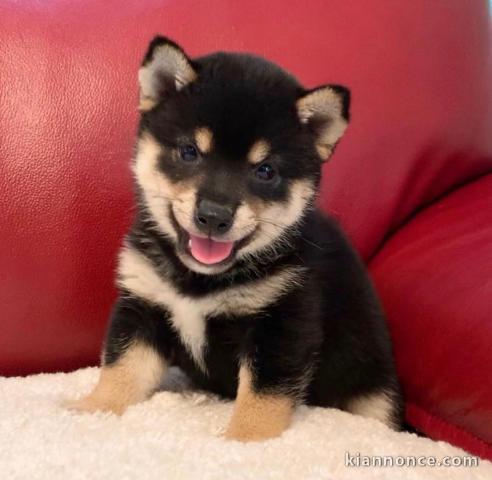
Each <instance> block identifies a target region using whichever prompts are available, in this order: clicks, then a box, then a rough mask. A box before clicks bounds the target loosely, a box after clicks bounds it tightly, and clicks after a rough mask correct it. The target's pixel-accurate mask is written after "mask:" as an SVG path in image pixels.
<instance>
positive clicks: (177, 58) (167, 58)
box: [138, 36, 197, 112]
mask: <svg viewBox="0 0 492 480" xmlns="http://www.w3.org/2000/svg"><path fill="white" fill-rule="evenodd" d="M196 77H197V74H196V72H195V70H194V68H193V63H192V61H191V60H190V59H189V58H188V56H187V55H186V53H185V52H184V50H183V49H182V48H181V47H180V46H179V45H177V44H176V43H174V42H173V41H172V40H169V39H168V38H165V37H160V36H158V37H155V38H154V39H153V40H152V41H151V42H150V45H149V48H148V49H147V53H146V54H145V57H144V59H143V62H142V66H141V67H140V70H139V71H138V81H139V84H140V106H139V109H140V111H143V112H146V111H148V110H151V109H152V108H154V107H155V106H156V105H157V104H158V103H159V102H160V101H161V100H162V99H163V98H164V97H166V96H168V95H172V94H173V93H174V92H177V91H179V90H181V89H182V88H183V87H185V86H186V85H188V84H189V83H191V82H193V81H194V80H195V79H196Z"/></svg>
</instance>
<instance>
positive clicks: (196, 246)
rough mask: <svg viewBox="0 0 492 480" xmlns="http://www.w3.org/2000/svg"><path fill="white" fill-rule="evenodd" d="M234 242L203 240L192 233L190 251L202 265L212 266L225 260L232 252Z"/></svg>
mask: <svg viewBox="0 0 492 480" xmlns="http://www.w3.org/2000/svg"><path fill="white" fill-rule="evenodd" d="M233 246H234V242H216V241H215V240H212V239H211V238H202V237H197V236H195V235H192V234H191V233H190V251H191V254H192V255H193V257H194V258H195V259H196V260H198V261H199V262H201V263H205V264H206V265H211V264H213V263H219V262H221V261H222V260H225V259H226V258H227V257H228V256H229V255H230V254H231V252H232V247H233Z"/></svg>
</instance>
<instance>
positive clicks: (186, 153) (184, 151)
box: [179, 145, 198, 162]
mask: <svg viewBox="0 0 492 480" xmlns="http://www.w3.org/2000/svg"><path fill="white" fill-rule="evenodd" d="M179 155H180V156H181V159H182V160H184V161H185V162H195V161H196V160H198V149H197V148H196V147H195V145H181V146H180V147H179Z"/></svg>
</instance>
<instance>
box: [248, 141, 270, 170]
mask: <svg viewBox="0 0 492 480" xmlns="http://www.w3.org/2000/svg"><path fill="white" fill-rule="evenodd" d="M269 153H270V144H269V143H268V142H267V141H266V140H257V141H256V142H255V143H254V144H253V146H252V147H251V148H250V150H249V152H248V162H250V163H252V164H253V165H256V164H257V163H260V162H262V161H263V160H265V158H266V157H267V156H268V154H269Z"/></svg>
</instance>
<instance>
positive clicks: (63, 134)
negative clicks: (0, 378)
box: [0, 0, 492, 373]
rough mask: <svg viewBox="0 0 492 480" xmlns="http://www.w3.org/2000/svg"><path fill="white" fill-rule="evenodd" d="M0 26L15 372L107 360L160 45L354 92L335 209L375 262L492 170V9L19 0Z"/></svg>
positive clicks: (6, 304) (388, 2)
mask: <svg viewBox="0 0 492 480" xmlns="http://www.w3.org/2000/svg"><path fill="white" fill-rule="evenodd" d="M0 19H1V21H0V187H1V191H0V209H1V212H2V214H1V215H0V228H1V232H2V238H1V241H0V264H1V273H2V274H1V275H0V305H2V312H1V316H2V318H1V322H0V373H25V372H31V371H40V370H56V369H60V368H64V369H69V368H73V367H77V366H81V365H84V364H87V363H88V362H93V361H95V360H96V359H97V353H98V350H99V348H100V343H101V338H102V335H103V331H104V326H105V322H106V316H107V314H108V312H109V309H110V305H111V302H112V299H113V296H114V289H113V286H112V285H113V271H114V267H115V253H116V251H117V248H118V246H119V244H120V241H121V238H122V235H123V234H124V231H125V229H126V227H127V225H128V224H129V222H130V219H131V211H132V210H131V198H132V193H131V177H130V173H129V169H128V163H129V159H130V156H131V152H132V144H133V136H134V132H135V129H136V121H137V109H136V106H137V82H136V78H137V76H136V75H137V69H138V66H139V62H140V59H141V57H142V54H143V51H144V49H145V47H146V45H147V43H148V41H149V40H150V38H151V37H152V36H153V35H155V34H156V33H163V34H165V35H167V36H170V37H172V38H174V39H176V41H178V42H179V43H181V44H182V45H183V46H184V47H185V48H186V49H187V50H188V52H189V53H190V54H191V55H199V54H203V53H206V52H210V51H214V50H236V51H249V52H254V53H257V54H260V55H264V56H266V57H268V58H270V59H272V60H274V61H276V62H279V63H280V64H281V65H282V66H284V67H285V68H287V69H289V70H291V71H292V72H293V73H294V74H295V75H296V76H297V77H298V78H299V79H300V80H301V81H302V82H303V83H304V84H305V85H306V86H309V87H312V86H315V85H318V84H322V83H329V82H332V83H341V84H344V85H347V86H348V87H350V88H351V90H352V94H353V104H352V118H353V121H352V124H351V126H350V128H349V129H348V131H347V134H346V136H345V138H344V139H343V140H342V142H341V143H340V145H339V147H338V148H337V151H336V153H335V155H334V157H333V159H332V161H331V162H330V163H328V164H327V165H326V168H325V172H324V181H323V189H322V195H321V198H320V203H321V205H322V206H323V207H324V208H326V209H327V210H329V211H330V212H332V213H333V214H334V215H335V216H336V217H337V218H339V220H340V221H341V223H342V224H343V225H344V227H345V228H346V230H347V231H348V233H349V235H350V236H351V237H352V239H353V240H354V242H355V244H356V246H357V247H358V249H359V251H360V252H361V253H362V255H363V256H364V257H365V258H368V257H369V256H371V255H372V254H373V253H374V251H375V250H376V249H377V248H378V246H379V245H380V244H381V242H382V241H383V239H384V238H385V236H387V235H388V234H389V233H390V232H391V231H392V230H393V229H395V228H396V227H397V226H398V225H400V224H401V223H402V222H403V221H404V220H405V219H406V218H407V217H408V216H409V215H411V214H412V213H413V212H414V211H415V210H416V209H418V208H420V207H421V206H422V205H423V204H425V203H428V202H431V201H432V200H433V199H434V198H436V197H437V196H439V195H441V194H443V193H444V192H446V191H448V190H450V189H452V188H453V187H455V186H456V185H458V184H461V183H464V182H467V181H468V180H470V179H472V178H475V177H477V176H479V175H481V174H483V173H484V172H486V171H490V170H491V169H492V166H491V157H492V135H491V134H490V131H489V129H488V128H489V127H490V125H491V114H492V112H491V108H490V107H491V102H490V98H491V97H490V78H491V77H490V64H489V63H487V62H488V58H489V57H488V55H489V50H490V37H489V32H488V26H489V20H488V16H487V0H483V1H474V2H463V1H462V0H445V1H444V0H443V1H436V2H429V1H427V0H412V1H409V2H394V1H393V0H373V1H372V2H370V4H368V5H367V6H364V5H363V3H362V2H358V1H351V0H332V1H330V2H326V1H324V0H320V1H312V2H284V1H282V0H274V1H269V2H266V1H260V0H249V1H248V2H230V1H228V0H211V1H206V2H205V1H197V0H195V1H191V0H169V1H158V0H146V1H141V0H125V1H121V0H105V1H98V0H83V1H82V0H51V1H49V2H38V1H29V0H26V1H23V2H17V1H13V0H4V1H3V2H1V4H0Z"/></svg>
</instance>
